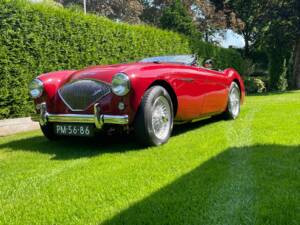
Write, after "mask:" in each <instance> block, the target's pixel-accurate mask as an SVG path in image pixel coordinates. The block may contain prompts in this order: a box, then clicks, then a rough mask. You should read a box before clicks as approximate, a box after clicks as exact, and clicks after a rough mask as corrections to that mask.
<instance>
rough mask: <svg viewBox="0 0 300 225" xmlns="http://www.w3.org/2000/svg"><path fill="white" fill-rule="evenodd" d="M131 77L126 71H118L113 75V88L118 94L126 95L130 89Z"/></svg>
mask: <svg viewBox="0 0 300 225" xmlns="http://www.w3.org/2000/svg"><path fill="white" fill-rule="evenodd" d="M130 88H131V86H130V78H129V76H128V75H127V74H125V73H117V74H116V75H114V76H113V78H112V82H111V90H112V92H113V93H114V94H115V95H117V96H125V95H127V94H128V93H129V91H130Z"/></svg>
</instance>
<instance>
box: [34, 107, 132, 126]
mask: <svg viewBox="0 0 300 225" xmlns="http://www.w3.org/2000/svg"><path fill="white" fill-rule="evenodd" d="M39 110H40V114H39V115H33V116H31V119H32V120H33V121H38V122H39V123H40V124H41V125H42V126H43V125H46V124H47V123H48V122H56V123H90V124H95V126H96V128H98V129H101V128H102V126H103V124H120V125H126V124H128V115H105V114H100V108H99V107H98V104H95V105H94V114H51V113H48V112H47V106H46V103H41V104H40V105H39Z"/></svg>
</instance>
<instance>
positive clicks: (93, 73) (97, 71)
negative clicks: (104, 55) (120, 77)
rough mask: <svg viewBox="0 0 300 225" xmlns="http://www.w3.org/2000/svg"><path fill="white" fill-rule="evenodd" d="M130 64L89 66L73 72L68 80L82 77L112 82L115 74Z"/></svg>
mask: <svg viewBox="0 0 300 225" xmlns="http://www.w3.org/2000/svg"><path fill="white" fill-rule="evenodd" d="M128 66H130V64H118V65H109V66H93V67H88V68H85V69H83V70H79V71H76V72H75V73H73V74H72V75H71V76H70V79H69V80H68V82H72V81H75V80H80V79H96V80H102V81H105V82H111V80H112V77H113V76H114V75H115V74H117V73H119V72H122V71H124V70H125V69H126V68H127V67H128Z"/></svg>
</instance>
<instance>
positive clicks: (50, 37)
mask: <svg viewBox="0 0 300 225" xmlns="http://www.w3.org/2000/svg"><path fill="white" fill-rule="evenodd" d="M193 51H194V52H196V53H197V54H198V55H199V56H200V57H201V58H204V57H213V58H215V59H216V61H217V64H218V66H219V67H221V68H225V67H230V66H231V67H235V68H236V69H237V70H240V71H242V64H243V60H242V58H241V56H240V55H239V53H237V52H236V51H234V50H225V49H221V48H218V47H214V46H211V45H209V44H206V43H203V42H201V41H199V40H190V39H189V38H187V37H185V36H182V35H180V34H177V33H174V32H169V31H163V30H160V29H156V28H153V27H149V26H132V25H127V24H123V23H116V22H112V21H110V20H108V19H105V18H102V17H98V16H95V15H84V14H82V13H76V12H72V11H69V10H66V9H63V8H59V7H53V6H48V5H42V4H32V3H28V2H25V1H20V0H0V119H2V118H9V117H20V116H27V115H29V114H30V112H32V111H33V107H32V102H31V100H30V99H29V96H28V90H27V85H28V83H29V82H30V81H31V79H33V78H34V77H36V76H37V75H39V74H41V73H44V72H49V71H55V70H62V69H79V68H83V67H86V66H88V65H95V64H112V63H120V62H128V61H134V60H137V59H140V58H143V57H148V56H156V55H167V54H180V53H191V52H193Z"/></svg>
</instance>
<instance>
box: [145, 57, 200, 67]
mask: <svg viewBox="0 0 300 225" xmlns="http://www.w3.org/2000/svg"><path fill="white" fill-rule="evenodd" d="M196 60H197V59H196V56H195V55H170V56H157V57H151V58H145V59H142V60H141V61H140V62H155V63H159V62H167V63H179V64H186V65H192V64H194V63H195V62H196Z"/></svg>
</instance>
